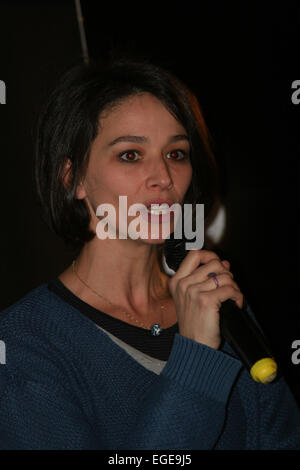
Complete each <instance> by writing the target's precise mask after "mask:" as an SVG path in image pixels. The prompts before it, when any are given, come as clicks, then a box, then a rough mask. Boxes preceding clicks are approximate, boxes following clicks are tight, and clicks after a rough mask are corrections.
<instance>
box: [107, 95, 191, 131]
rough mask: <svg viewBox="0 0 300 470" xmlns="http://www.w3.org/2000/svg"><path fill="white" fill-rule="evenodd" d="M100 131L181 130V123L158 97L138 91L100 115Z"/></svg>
mask: <svg viewBox="0 0 300 470" xmlns="http://www.w3.org/2000/svg"><path fill="white" fill-rule="evenodd" d="M99 125H100V128H101V130H102V131H107V132H110V131H111V132H113V133H116V132H117V131H118V130H119V129H120V130H122V131H125V130H126V129H127V130H128V131H131V130H135V132H138V131H139V130H140V131H142V130H145V129H146V128H147V129H149V131H151V130H158V129H160V130H165V131H166V132H168V131H170V132H174V131H176V130H177V131H181V132H182V131H183V130H184V127H183V125H182V124H181V123H180V122H179V121H177V119H176V118H175V117H174V116H173V115H172V114H171V112H170V111H169V110H168V109H167V108H166V106H165V105H164V103H162V102H161V101H160V100H159V99H158V98H156V97H155V96H153V95H151V94H150V93H140V94H137V95H133V96H130V97H127V98H125V99H123V100H122V101H121V102H119V103H117V104H116V105H114V106H113V107H112V108H111V109H109V110H107V111H104V112H103V113H102V114H101V115H100V119H99Z"/></svg>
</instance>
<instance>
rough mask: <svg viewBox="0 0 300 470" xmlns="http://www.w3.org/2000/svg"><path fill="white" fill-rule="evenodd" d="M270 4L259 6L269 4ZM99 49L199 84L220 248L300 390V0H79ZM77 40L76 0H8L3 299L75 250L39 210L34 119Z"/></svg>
mask: <svg viewBox="0 0 300 470" xmlns="http://www.w3.org/2000/svg"><path fill="white" fill-rule="evenodd" d="M262 3H263V5H262ZM81 4H82V9H83V16H84V19H85V21H84V24H85V28H86V35H87V42H88V48H89V53H90V56H91V57H99V58H106V57H108V56H109V55H110V54H111V53H112V51H119V52H120V51H124V52H128V51H131V52H132V53H135V54H136V55H142V56H146V57H149V58H150V59H151V60H152V61H154V62H157V63H159V64H161V65H163V66H166V67H168V68H169V69H171V70H172V71H174V72H175V73H176V74H177V75H178V76H179V77H180V78H182V79H183V80H185V81H186V83H187V84H188V85H189V86H190V87H191V88H192V90H193V91H194V92H195V93H196V94H197V96H198V98H199V101H200V104H201V106H202V109H203V112H204V116H205V118H206V121H207V123H208V126H209V128H210V131H211V134H212V136H213V139H214V143H215V154H216V159H217V162H218V164H219V167H220V173H221V187H220V197H221V200H222V202H223V203H224V204H225V207H226V211H227V229H226V234H225V237H224V239H223V240H222V243H221V244H220V245H219V246H218V250H219V251H220V253H222V254H224V256H226V258H227V259H229V260H230V261H231V264H232V270H233V272H234V275H235V278H236V280H237V282H238V283H239V285H240V286H241V289H242V291H243V292H244V293H245V295H246V297H247V298H248V301H249V303H250V305H251V306H252V309H253V311H254V312H255V314H256V316H257V318H258V319H259V321H260V323H261V324H262V326H263V327H264V329H265V331H266V333H267V334H268V336H269V339H270V341H271V344H272V345H273V348H274V352H275V355H276V356H277V359H278V360H279V362H280V364H281V367H282V370H283V373H284V375H285V376H286V379H287V381H288V382H289V384H290V387H291V389H292V391H293V392H294V394H295V396H296V397H297V399H298V400H299V401H300V378H299V376H300V364H299V365H298V366H297V365H294V364H292V362H291V354H292V352H293V350H292V349H291V344H292V342H293V341H294V340H296V339H300V328H299V324H300V322H299V319H298V317H299V315H300V312H299V301H298V296H299V274H298V272H299V269H298V259H299V257H298V251H299V248H298V240H299V229H298V227H299V224H298V214H299V210H298V200H299V197H298V187H299V183H298V174H299V173H298V170H297V160H298V157H299V147H300V145H299V143H298V142H299V117H300V104H299V105H298V106H297V105H294V104H293V103H292V101H291V95H292V89H291V84H292V82H293V81H294V80H297V79H299V78H300V70H299V48H300V6H299V2H296V1H286V2H285V3H284V4H283V3H282V4H281V6H279V5H275V4H272V3H271V2H267V1H265V2H258V1H232V2H221V1H220V2H216V1H212V0H210V1H192V0H189V1H185V2H182V1H167V0H164V1H160V2H158V1H151V2H148V1H144V2H141V1H130V2H102V1H101V2H100V1H99V2H97V1H93V2H92V1H87V0H86V1H85V0H82V2H81ZM82 60H83V58H82V51H81V44H80V37H79V30H78V22H77V18H76V11H75V3H74V2H73V1H65V2H58V1H57V2H56V1H51V2H50V1H44V2H29V1H23V2H16V1H10V2H1V3H0V79H1V80H4V81H5V83H6V88H7V103H6V105H2V106H0V125H1V127H0V139H1V141H0V152H1V185H0V188H1V199H0V200H1V247H2V252H1V267H0V272H1V297H0V309H4V308H5V307H7V306H8V305H10V304H12V303H13V302H15V301H16V300H18V299H19V298H21V297H22V296H23V295H25V294H26V293H27V292H28V291H29V290H31V289H32V288H34V287H36V286H38V285H40V284H41V283H43V282H46V281H47V280H49V279H50V278H52V277H54V276H56V275H58V274H59V273H60V272H62V271H63V270H64V269H65V268H66V267H67V266H68V265H69V263H70V262H71V260H72V259H73V257H74V253H72V252H71V251H70V250H69V249H66V247H65V246H64V244H63V242H61V241H60V240H59V239H58V238H57V237H56V235H55V234H53V233H51V232H50V231H49V229H48V228H47V226H46V225H45V224H44V222H43V221H42V219H41V214H40V212H39V209H38V206H37V203H36V197H35V193H34V187H33V176H32V175H33V168H32V162H33V155H34V131H35V123H36V119H37V116H38V112H39V109H40V106H41V104H42V103H43V101H44V100H45V98H46V97H47V94H48V92H49V90H50V88H51V87H52V86H53V84H54V83H55V80H56V79H57V78H58V77H59V76H60V74H61V73H62V72H63V71H65V70H66V69H68V68H69V67H70V66H72V65H73V64H75V63H77V62H78V61H82Z"/></svg>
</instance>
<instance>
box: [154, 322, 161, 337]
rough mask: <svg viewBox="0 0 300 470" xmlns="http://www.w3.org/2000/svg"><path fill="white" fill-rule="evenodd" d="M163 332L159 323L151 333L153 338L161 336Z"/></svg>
mask: <svg viewBox="0 0 300 470" xmlns="http://www.w3.org/2000/svg"><path fill="white" fill-rule="evenodd" d="M162 330H163V329H162V327H161V326H160V325H159V324H158V323H154V325H152V327H151V333H152V335H153V336H159V335H160V334H161V332H162Z"/></svg>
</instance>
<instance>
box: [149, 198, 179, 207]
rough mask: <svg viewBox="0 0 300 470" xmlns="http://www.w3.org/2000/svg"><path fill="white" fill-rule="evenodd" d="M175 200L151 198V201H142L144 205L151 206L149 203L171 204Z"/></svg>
mask: <svg viewBox="0 0 300 470" xmlns="http://www.w3.org/2000/svg"><path fill="white" fill-rule="evenodd" d="M174 202H175V201H172V200H171V199H152V200H151V201H146V202H144V205H145V206H146V207H147V208H148V207H150V206H151V204H159V205H161V204H168V206H172V204H174Z"/></svg>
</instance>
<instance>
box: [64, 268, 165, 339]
mask: <svg viewBox="0 0 300 470" xmlns="http://www.w3.org/2000/svg"><path fill="white" fill-rule="evenodd" d="M75 263H76V260H74V261H73V263H72V269H73V273H74V274H75V276H77V277H78V279H79V280H80V281H81V282H82V284H84V285H85V286H86V287H87V288H88V289H90V291H92V292H93V293H94V294H95V295H97V296H98V297H100V298H102V299H103V300H105V301H106V302H108V303H109V304H110V305H111V306H112V307H115V308H119V307H118V306H117V305H115V304H113V303H112V302H110V300H108V299H106V298H105V297H104V296H103V295H101V294H99V292H96V291H95V290H94V289H92V288H91V287H90V286H89V285H88V284H87V283H86V282H85V281H84V280H83V279H82V278H81V277H80V276H79V274H78V272H77V271H76V269H75ZM160 308H161V310H164V309H165V306H164V305H161V306H160ZM120 312H121V313H124V314H125V315H126V316H127V317H128V318H130V319H131V320H133V321H135V322H136V323H137V324H139V325H141V326H142V327H144V328H146V329H147V330H152V331H153V327H155V326H157V327H159V328H160V330H161V331H162V328H161V326H160V325H158V324H154V325H145V324H144V323H142V322H141V321H139V320H137V319H136V318H134V317H133V316H132V315H130V313H128V312H126V311H125V310H120ZM156 334H159V333H156Z"/></svg>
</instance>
